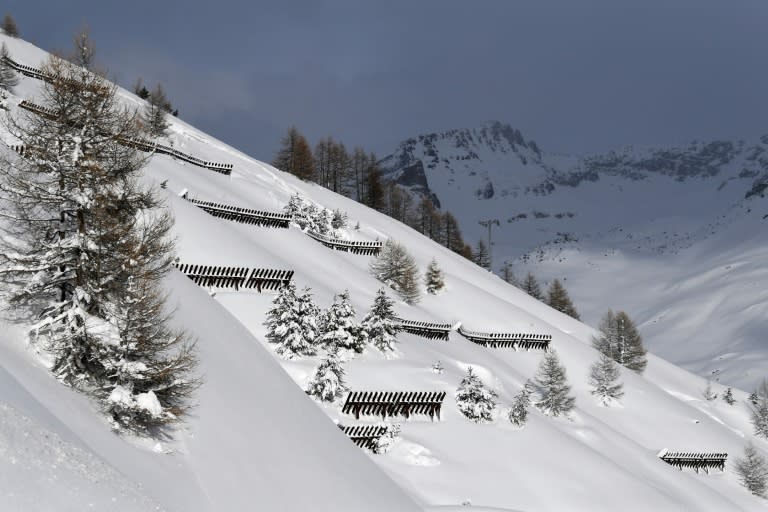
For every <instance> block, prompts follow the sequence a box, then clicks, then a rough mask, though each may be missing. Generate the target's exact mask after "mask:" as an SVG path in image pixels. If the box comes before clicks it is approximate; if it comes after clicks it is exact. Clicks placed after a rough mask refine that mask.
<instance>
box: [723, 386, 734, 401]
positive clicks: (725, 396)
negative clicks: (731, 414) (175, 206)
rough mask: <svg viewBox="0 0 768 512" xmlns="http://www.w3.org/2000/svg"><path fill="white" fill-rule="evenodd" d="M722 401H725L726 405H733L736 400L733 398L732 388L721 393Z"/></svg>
mask: <svg viewBox="0 0 768 512" xmlns="http://www.w3.org/2000/svg"><path fill="white" fill-rule="evenodd" d="M723 401H725V403H727V404H728V405H733V404H735V403H736V400H735V399H734V398H733V390H732V389H731V388H728V389H726V390H725V393H723Z"/></svg>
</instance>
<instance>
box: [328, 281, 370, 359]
mask: <svg viewBox="0 0 768 512" xmlns="http://www.w3.org/2000/svg"><path fill="white" fill-rule="evenodd" d="M320 333H321V336H320V343H321V344H323V345H325V346H327V347H335V349H343V350H350V351H353V352H356V353H358V354H362V353H363V349H364V348H365V343H366V339H365V332H364V331H363V330H362V327H361V326H360V324H359V323H357V322H356V321H355V308H354V307H353V306H352V303H351V302H350V300H349V291H348V290H344V291H343V292H342V293H340V294H339V295H337V296H336V297H335V298H334V302H333V304H331V306H330V307H329V308H328V309H327V310H325V311H324V312H323V314H322V316H321V322H320ZM335 349H334V350H335Z"/></svg>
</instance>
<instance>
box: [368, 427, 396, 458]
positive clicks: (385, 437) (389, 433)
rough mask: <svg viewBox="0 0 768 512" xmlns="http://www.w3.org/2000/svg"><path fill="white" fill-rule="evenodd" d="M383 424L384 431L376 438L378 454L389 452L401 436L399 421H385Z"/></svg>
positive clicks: (375, 450) (374, 450)
mask: <svg viewBox="0 0 768 512" xmlns="http://www.w3.org/2000/svg"><path fill="white" fill-rule="evenodd" d="M382 426H383V427H384V433H383V434H382V435H381V437H379V438H378V439H377V440H376V442H375V444H374V448H373V453H376V454H382V453H387V452H388V451H389V449H390V448H391V447H392V445H393V444H395V441H397V438H398V436H400V425H398V424H397V423H384V424H383V425H382Z"/></svg>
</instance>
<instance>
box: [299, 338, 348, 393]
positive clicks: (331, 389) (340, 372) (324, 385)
mask: <svg viewBox="0 0 768 512" xmlns="http://www.w3.org/2000/svg"><path fill="white" fill-rule="evenodd" d="M347 391H349V388H348V387H347V385H346V384H345V383H344V368H342V366H341V361H340V359H339V354H338V352H337V350H336V348H335V347H334V348H331V349H330V350H329V351H328V354H327V356H326V357H325V359H323V361H322V362H321V363H320V366H318V367H317V370H315V374H314V376H313V377H312V379H311V380H310V381H309V384H308V385H307V394H308V395H310V396H314V397H317V398H318V399H319V400H321V401H323V402H334V401H336V399H337V398H341V397H342V396H344V393H346V392H347Z"/></svg>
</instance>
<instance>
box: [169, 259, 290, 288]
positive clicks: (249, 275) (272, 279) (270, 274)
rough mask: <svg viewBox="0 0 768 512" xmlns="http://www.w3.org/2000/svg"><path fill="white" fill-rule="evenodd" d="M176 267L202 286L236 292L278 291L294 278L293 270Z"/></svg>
mask: <svg viewBox="0 0 768 512" xmlns="http://www.w3.org/2000/svg"><path fill="white" fill-rule="evenodd" d="M176 267H177V268H178V269H179V270H180V271H181V272H182V273H184V274H185V275H186V276H187V277H188V278H190V279H191V280H192V281H194V282H195V284H198V285H200V286H210V287H213V288H234V289H235V290H238V291H239V290H241V289H246V290H252V289H254V288H255V289H256V291H258V292H262V291H264V290H277V289H280V288H282V287H283V286H285V285H287V284H288V283H289V282H290V281H291V278H292V277H293V270H276V269H268V268H254V269H251V268H248V267H219V266H213V265H189V264H186V263H179V264H177V265H176Z"/></svg>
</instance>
